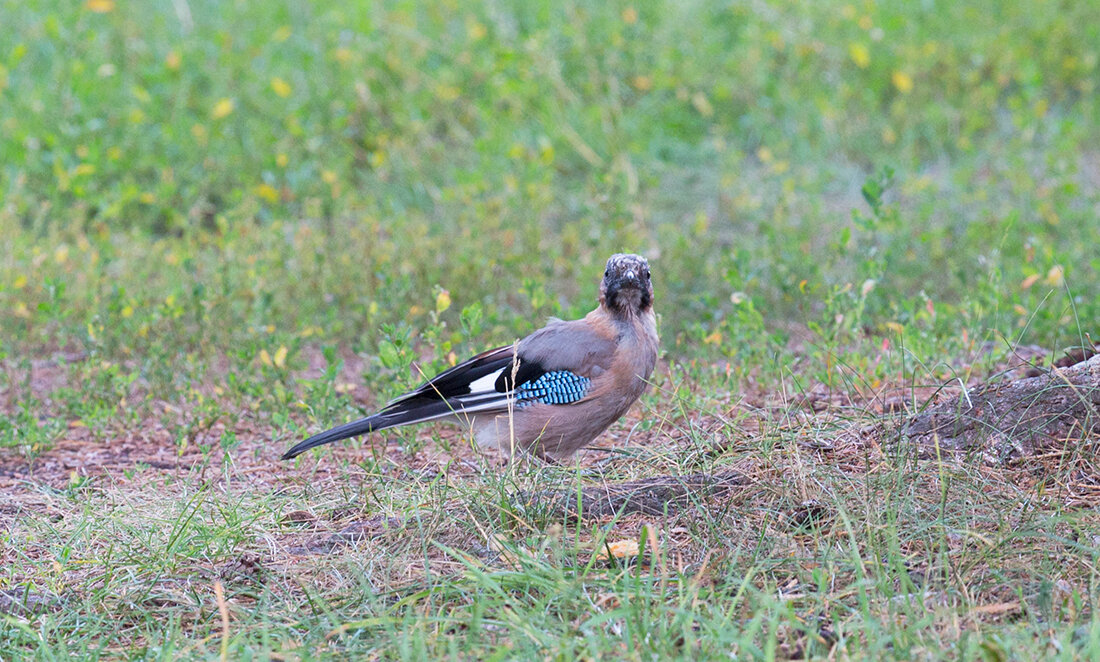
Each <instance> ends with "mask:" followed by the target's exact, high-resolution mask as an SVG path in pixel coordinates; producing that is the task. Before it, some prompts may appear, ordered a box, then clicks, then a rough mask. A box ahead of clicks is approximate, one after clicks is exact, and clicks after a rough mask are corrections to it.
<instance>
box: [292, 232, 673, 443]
mask: <svg viewBox="0 0 1100 662" xmlns="http://www.w3.org/2000/svg"><path fill="white" fill-rule="evenodd" d="M656 364H657V326H656V321H655V318H654V315H653V284H652V283H651V281H650V274H649V263H648V262H646V259H645V258H643V257H641V256H639V255H630V254H622V253H620V254H616V255H612V256H611V258H610V259H608V261H607V269H606V270H605V271H604V274H603V281H602V282H601V283H600V303H599V306H597V307H596V309H595V310H593V311H592V312H590V313H588V315H586V316H585V317H584V318H582V319H578V320H571V321H563V320H560V319H551V320H550V322H549V323H548V324H547V325H546V326H545V327H543V328H541V329H539V330H538V331H535V332H534V333H532V334H531V335H529V336H527V337H526V338H524V339H523V340H520V341H519V342H516V343H513V344H511V345H505V346H503V347H498V348H496V349H491V350H489V351H487V352H482V353H481V354H478V355H477V356H475V357H473V358H471V359H470V360H468V361H465V362H463V363H460V364H458V365H456V366H454V367H453V368H450V369H449V370H446V371H444V372H442V373H440V374H439V375H437V376H436V377H433V378H432V379H429V380H428V381H427V382H425V383H424V384H422V385H421V386H419V387H418V388H416V389H414V390H413V391H411V392H409V393H406V394H405V395H402V396H400V397H398V398H397V399H395V400H393V401H391V402H390V403H389V404H388V405H386V406H385V407H383V408H382V410H381V411H379V412H378V413H376V414H374V415H372V416H368V417H366V418H363V419H360V420H357V421H352V422H351V423H345V424H344V425H339V426H337V427H334V428H332V429H331V430H326V431H325V432H321V433H319V434H316V435H313V436H312V437H310V438H309V439H306V440H305V441H302V442H300V443H298V444H297V445H295V446H294V447H293V448H291V449H290V450H288V451H287V452H286V453H285V454H284V455H283V459H284V460H286V459H290V458H292V457H295V456H297V455H300V454H301V453H303V452H305V451H307V450H309V449H310V448H314V447H316V446H320V445H322V444H327V443H330V442H333V441H339V440H341V439H347V438H349V437H355V436H358V435H361V434H366V433H368V432H377V431H378V430H385V429H386V428H391V427H395V426H398V425H409V424H412V423H422V422H424V421H437V420H445V421H452V422H459V423H462V424H464V425H466V426H467V427H468V428H469V429H470V430H471V431H472V432H473V435H474V439H475V440H476V441H477V443H478V445H479V446H481V447H494V446H495V447H497V448H499V449H500V450H501V451H503V452H504V453H505V454H506V455H511V454H512V451H513V450H515V449H520V450H523V451H527V452H530V453H532V454H534V455H536V456H538V457H540V458H543V459H549V460H562V459H565V458H568V457H569V456H570V455H572V454H573V453H575V452H576V451H577V450H579V449H580V448H581V447H583V446H584V445H585V444H587V443H589V442H590V441H592V440H593V439H594V438H596V436H597V435H599V434H600V433H601V432H603V431H604V430H606V429H607V427H608V426H610V425H611V424H612V423H614V422H615V421H616V420H618V419H619V417H621V416H622V415H623V414H625V413H626V411H627V409H629V408H630V406H631V405H632V404H633V403H634V401H635V400H637V399H638V397H639V396H640V395H641V394H642V393H643V392H644V391H645V390H646V387H647V385H648V380H649V377H650V375H651V374H652V373H653V369H654V367H655V366H656Z"/></svg>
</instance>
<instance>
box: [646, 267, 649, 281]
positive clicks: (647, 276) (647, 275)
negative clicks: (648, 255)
mask: <svg viewBox="0 0 1100 662" xmlns="http://www.w3.org/2000/svg"><path fill="white" fill-rule="evenodd" d="M645 279H646V280H649V269H646V270H645Z"/></svg>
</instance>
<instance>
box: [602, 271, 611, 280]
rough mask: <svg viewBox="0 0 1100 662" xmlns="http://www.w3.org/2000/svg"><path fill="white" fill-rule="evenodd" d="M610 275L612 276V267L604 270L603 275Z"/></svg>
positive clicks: (606, 276)
mask: <svg viewBox="0 0 1100 662" xmlns="http://www.w3.org/2000/svg"><path fill="white" fill-rule="evenodd" d="M610 276H611V270H610V269H604V270H603V277H604V278H608V277H610Z"/></svg>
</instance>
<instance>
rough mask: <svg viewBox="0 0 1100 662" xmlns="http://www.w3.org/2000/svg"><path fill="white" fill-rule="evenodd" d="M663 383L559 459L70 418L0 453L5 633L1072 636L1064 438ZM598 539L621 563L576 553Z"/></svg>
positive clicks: (1090, 569)
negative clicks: (949, 434) (725, 395)
mask: <svg viewBox="0 0 1100 662" xmlns="http://www.w3.org/2000/svg"><path fill="white" fill-rule="evenodd" d="M673 383H674V380H673V379H672V378H671V377H669V376H668V375H667V374H666V375H663V376H662V377H660V378H659V379H658V389H657V390H656V392H655V393H653V394H651V395H650V396H647V398H646V401H645V403H644V407H642V408H641V410H635V411H633V412H632V413H631V414H630V415H628V417H627V418H626V419H624V420H623V421H621V422H620V423H618V424H617V425H616V426H614V427H613V428H612V430H611V431H610V432H609V433H608V434H606V435H605V436H604V437H602V438H601V440H600V444H599V446H600V448H599V449H595V450H589V451H586V452H583V453H581V455H580V456H579V458H578V460H577V462H576V463H575V464H571V465H569V466H560V467H558V466H547V465H543V464H541V463H537V462H533V461H520V462H517V463H514V464H503V463H502V461H501V459H500V458H499V457H497V456H495V455H493V454H480V453H478V452H476V451H474V450H473V449H472V448H471V447H470V445H469V444H468V443H467V441H466V440H465V439H463V438H462V436H461V435H459V434H458V433H457V431H456V430H453V429H449V428H440V429H434V428H430V427H428V428H421V429H420V431H419V433H418V435H417V437H416V439H414V440H413V441H414V442H415V446H416V450H411V449H409V448H406V447H403V446H402V445H400V444H399V443H394V442H395V440H394V439H393V438H390V440H389V443H387V439H386V435H376V436H375V437H374V438H372V439H369V440H366V441H364V442H363V443H362V445H359V444H347V445H343V446H339V445H338V446H335V447H330V448H326V449H324V450H323V451H321V452H318V453H316V454H311V455H309V456H307V457H305V458H303V459H302V460H301V461H298V462H296V463H290V464H287V463H281V462H278V461H277V460H276V459H275V458H277V456H278V454H279V452H280V451H281V449H282V448H283V446H284V445H285V443H286V441H288V440H284V439H279V441H278V442H273V441H272V438H273V437H275V438H277V437H279V436H280V435H279V433H278V431H277V430H275V429H273V428H272V427H271V426H270V425H266V424H264V423H263V422H261V419H262V417H256V418H255V420H253V419H251V418H249V419H245V420H242V421H239V422H238V423H237V424H236V425H235V427H234V429H233V430H232V432H233V433H234V434H235V435H236V439H237V440H238V443H237V445H236V446H234V447H233V448H231V449H228V450H223V449H221V448H218V447H216V443H217V442H216V440H218V439H221V438H223V433H224V432H225V430H224V429H223V428H224V424H223V423H222V422H217V423H215V424H214V425H212V426H210V428H209V430H207V431H206V432H205V433H204V434H205V435H207V437H206V438H202V437H199V438H196V439H194V440H193V441H192V443H189V444H188V445H187V446H186V447H185V448H184V449H183V450H182V451H180V452H177V450H176V447H175V446H174V445H173V444H171V443H170V441H169V440H168V439H167V438H166V436H165V433H164V431H163V429H161V426H160V424H159V423H158V422H156V421H148V422H145V423H144V424H142V425H138V426H136V427H135V428H134V429H130V430H125V431H121V430H120V431H119V433H118V434H117V436H115V441H114V442H112V443H110V444H103V443H101V442H99V441H96V440H94V439H91V438H90V435H89V434H88V433H87V431H86V430H84V429H82V428H74V429H72V430H70V431H69V433H68V434H66V435H65V437H66V438H65V440H64V441H62V442H61V443H58V444H57V445H55V446H54V447H53V448H52V449H50V450H48V451H46V452H45V453H43V454H41V455H39V456H37V457H34V458H33V459H26V458H21V457H20V456H16V455H11V454H7V455H5V456H4V457H3V459H2V460H0V475H2V476H3V478H2V479H0V481H2V482H0V489H2V490H3V491H4V493H5V494H7V495H8V496H7V497H6V499H5V503H4V505H3V510H2V511H0V525H2V527H3V531H4V539H5V540H7V541H8V544H6V545H5V546H4V547H3V548H2V551H0V554H2V556H0V559H2V561H3V563H4V567H5V568H6V571H5V574H6V578H5V581H4V585H5V586H6V587H7V588H6V589H5V595H7V596H9V601H10V602H11V603H12V604H11V605H10V606H9V607H7V608H6V609H5V611H6V612H7V613H8V614H9V617H8V619H9V623H23V624H25V625H23V626H18V627H15V629H13V630H11V631H13V632H16V633H20V632H22V633H23V634H21V635H18V636H19V637H22V638H23V639H22V643H21V644H18V645H19V646H22V647H24V649H26V647H27V646H32V647H33V643H32V642H33V641H34V640H35V639H36V638H39V639H40V640H41V641H50V642H51V645H58V641H59V639H58V638H59V637H60V638H61V640H64V641H68V642H69V645H71V646H72V648H71V650H74V651H75V650H85V651H86V650H92V649H96V650H103V651H106V652H108V653H110V652H112V651H113V652H115V653H119V654H121V653H122V652H123V651H129V652H133V651H135V650H137V651H145V652H146V654H150V655H151V654H158V655H163V654H165V652H166V651H171V652H172V653H171V654H172V655H181V656H185V657H186V656H192V655H197V656H206V655H215V653H216V652H217V651H220V650H222V648H221V647H222V646H223V645H224V646H226V647H228V648H227V650H228V651H231V652H232V654H233V656H234V657H237V656H240V655H243V654H245V652H246V651H249V650H251V651H267V653H270V654H277V655H291V656H304V657H313V656H320V657H324V656H326V655H329V654H333V655H337V654H339V655H344V654H353V653H354V654H360V653H369V654H374V655H381V654H383V653H384V652H385V653H386V654H387V655H389V654H395V655H397V656H402V655H412V656H415V655H416V654H417V651H420V652H427V653H431V654H444V653H446V652H447V651H448V650H455V649H453V646H455V645H456V644H455V641H456V639H455V636H456V635H457V634H458V633H459V632H462V633H464V636H463V637H462V638H461V641H462V642H463V643H461V644H460V645H461V648H460V649H457V650H462V651H463V655H466V654H471V655H476V654H481V653H485V652H487V651H489V650H512V651H514V652H516V654H521V653H522V654H524V655H526V654H529V653H533V652H534V651H536V650H538V651H544V652H549V653H553V652H554V651H556V652H557V654H562V655H566V654H574V653H575V654H583V655H595V654H606V653H609V652H610V653H613V654H618V653H615V651H616V650H619V649H618V647H619V646H626V648H625V649H623V650H619V653H621V654H624V655H626V656H627V657H632V656H634V655H635V654H636V655H641V656H643V657H644V656H645V655H644V654H643V653H642V652H640V651H645V650H649V651H650V652H651V653H652V654H660V655H664V654H682V655H689V654H692V655H694V654H700V655H717V654H720V653H721V652H722V651H733V652H735V653H741V654H746V655H748V654H751V655H763V656H765V657H768V656H770V655H772V654H776V655H780V656H787V657H792V656H793V657H797V656H799V655H802V654H810V653H812V654H814V655H820V654H825V653H831V654H834V655H841V656H852V655H855V656H863V655H886V654H889V655H906V656H915V657H940V656H941V655H945V654H946V655H947V656H948V657H956V656H959V657H969V656H971V655H972V654H975V651H980V650H986V649H991V647H992V649H996V650H1002V651H1004V652H1005V653H1006V654H1018V653H1019V651H1015V652H1012V651H1010V649H1009V648H1008V644H1007V643H1006V642H1015V643H1013V644H1012V646H1014V647H1018V646H1020V645H1025V644H1021V643H1020V642H1021V641H1022V642H1026V648H1025V649H1024V650H1025V651H1030V653H1028V654H1036V655H1047V654H1052V653H1056V652H1058V650H1059V649H1062V650H1063V651H1070V650H1074V651H1077V653H1074V654H1078V653H1079V654H1084V651H1085V650H1086V649H1087V648H1088V646H1092V645H1095V644H1094V643H1092V642H1093V641H1094V639H1095V637H1096V636H1097V630H1096V627H1095V626H1093V627H1092V629H1089V628H1087V627H1086V628H1085V629H1084V630H1078V631H1077V634H1076V635H1074V628H1075V627H1077V626H1076V625H1075V624H1078V623H1081V622H1085V623H1087V622H1090V619H1091V618H1092V616H1091V614H1092V611H1093V610H1092V601H1093V600H1094V599H1095V597H1096V585H1097V579H1098V576H1097V568H1096V558H1097V554H1098V552H1100V536H1098V535H1097V534H1096V531H1098V530H1100V517H1098V516H1097V514H1096V513H1097V506H1098V505H1100V489H1097V488H1096V485H1097V484H1100V472H1098V471H1097V468H1096V467H1095V466H1094V464H1093V463H1092V461H1091V457H1092V454H1091V453H1080V452H1078V453H1074V454H1073V457H1074V460H1073V461H1072V462H1068V461H1067V459H1066V455H1065V454H1059V453H1049V454H1046V455H1044V456H1041V457H1033V458H1025V459H1022V460H1019V461H1016V462H1014V463H1013V464H1011V465H1003V466H991V465H988V464H983V463H982V462H981V460H980V457H978V456H975V457H974V458H965V457H943V458H940V459H938V460H937V459H918V455H921V454H919V453H917V452H915V449H912V448H909V449H906V448H904V447H899V446H898V445H897V444H896V443H891V442H892V441H893V438H892V437H891V435H892V434H893V433H892V432H891V431H892V430H893V429H894V427H895V422H896V421H895V420H892V419H891V418H890V416H891V415H890V414H883V413H881V409H882V405H881V401H882V399H881V398H878V399H876V400H872V401H867V400H862V399H861V398H860V396H859V395H858V394H857V393H844V394H840V393H835V392H834V393H828V389H824V388H823V387H817V388H815V389H811V391H810V394H811V395H812V397H807V396H805V395H804V396H802V397H798V398H787V397H785V396H783V395H782V394H773V395H772V396H771V397H770V398H764V402H762V403H760V404H759V406H753V405H749V404H747V403H746V402H744V401H741V400H739V401H736V402H731V401H728V400H723V399H714V398H709V399H708V398H706V397H703V399H702V401H701V402H699V403H696V402H691V403H685V402H684V401H683V399H682V398H683V397H685V396H684V394H683V393H681V394H680V396H679V397H677V396H675V395H673V393H672V390H673V389H672V388H671V387H672V385H673ZM813 394H816V395H813ZM761 395H762V394H761ZM687 397H690V398H696V397H700V396H697V395H689V396H687ZM697 404H701V405H702V406H696V405H697ZM699 412H706V413H699ZM644 421H649V422H650V423H651V424H650V425H648V426H646V429H644V430H643V429H642V427H643V425H641V424H642V423H643V422H644ZM403 439H404V440H405V441H409V440H410V437H404V438H403ZM1092 443H1094V442H1092ZM211 447H214V448H213V450H211ZM1071 450H1072V449H1071ZM1067 452H1069V451H1067ZM729 471H736V472H739V473H740V474H741V475H742V476H743V477H744V478H745V482H744V484H743V485H739V486H736V487H734V488H732V489H731V491H729V492H727V493H724V494H723V495H721V496H720V497H717V498H709V499H708V498H704V497H696V498H694V499H692V500H691V501H690V502H689V503H688V504H686V505H683V506H680V507H674V508H671V512H669V513H667V514H665V515H653V514H649V515H640V514H633V515H626V516H617V517H616V516H606V517H601V518H597V519H592V518H585V519H583V520H581V521H574V520H571V519H562V517H561V515H558V514H554V513H548V512H544V511H540V510H539V508H537V507H535V508H531V507H525V505H524V503H523V501H522V500H518V499H517V498H516V495H517V494H519V493H522V492H525V491H526V492H530V491H532V490H536V491H537V490H544V489H547V488H559V489H566V490H569V489H578V488H579V487H581V486H599V485H609V484H612V483H620V482H623V481H628V480H635V479H640V478H645V477H652V476H660V475H686V474H688V473H697V472H704V473H719V472H729ZM619 540H636V541H638V542H639V544H640V545H641V546H642V548H643V551H642V556H641V557H640V558H639V559H637V560H634V561H633V562H631V560H630V559H626V560H613V561H608V560H607V559H606V558H605V559H602V560H601V559H600V558H599V556H600V553H601V552H602V551H604V550H605V547H606V545H607V544H608V543H609V542H614V541H619ZM217 590H224V602H222V601H221V600H220V599H219V597H218V595H219V594H218V593H217V592H216V591H217ZM223 612H224V613H225V614H226V615H227V617H228V625H226V623H225V622H223V620H222V616H221V614H222V613H223ZM414 623H415V627H413V629H412V630H411V631H409V630H407V628H408V627H410V626H412V624H414ZM78 624H81V625H78ZM87 624H92V625H91V627H88V626H87ZM108 624H110V627H108ZM166 626H167V627H166ZM638 627H644V628H647V629H652V630H653V631H654V632H657V631H659V632H661V637H660V639H659V640H654V641H651V642H649V643H645V642H644V641H643V640H642V639H639V632H638V631H637V630H636V628H638ZM223 628H227V629H224V630H223ZM37 632H41V633H42V634H41V635H39V634H36V633H37ZM632 632H633V634H631V633H632ZM672 632H675V633H676V634H675V635H673V634H670V633H672ZM714 632H725V633H726V634H725V635H723V636H722V637H719V638H718V639H715V638H714V636H715V635H714ZM578 637H579V638H578ZM1090 637H1092V639H1090ZM769 646H770V647H771V648H769ZM501 647H503V648H501ZM998 647H1000V648H998ZM631 650H633V651H634V653H631V652H630V651H631ZM479 651H480V652H481V653H479ZM523 651H526V653H523ZM676 651H679V652H678V653H677V652H676ZM691 651H694V652H691ZM769 651H770V652H769Z"/></svg>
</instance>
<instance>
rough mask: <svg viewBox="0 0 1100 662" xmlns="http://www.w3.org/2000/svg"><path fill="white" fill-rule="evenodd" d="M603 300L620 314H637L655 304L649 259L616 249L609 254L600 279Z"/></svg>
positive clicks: (603, 302)
mask: <svg viewBox="0 0 1100 662" xmlns="http://www.w3.org/2000/svg"><path fill="white" fill-rule="evenodd" d="M600 303H601V304H603V305H604V306H606V307H607V308H608V309H609V310H611V311H612V312H615V313H618V314H637V313H642V312H645V311H647V310H649V309H650V308H652V307H653V283H652V282H651V281H650V278H649V262H647V261H646V259H645V258H644V257H642V256H641V255H633V254H630V253H616V254H615V255H612V256H611V257H610V258H608V260H607V269H606V270H605V271H604V272H603V282H601V283H600Z"/></svg>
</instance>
